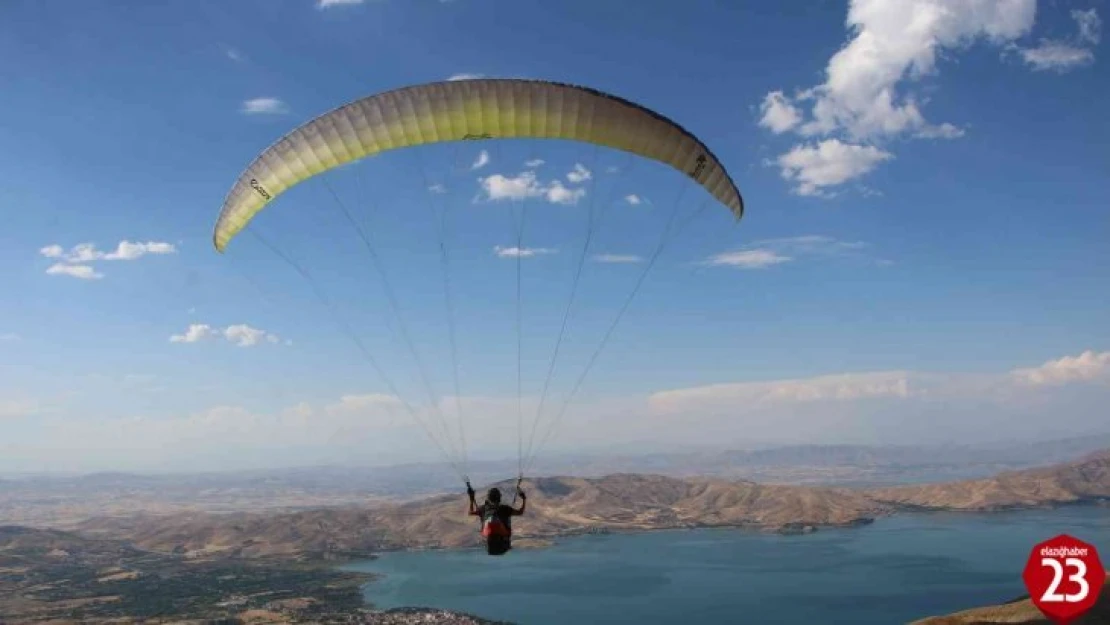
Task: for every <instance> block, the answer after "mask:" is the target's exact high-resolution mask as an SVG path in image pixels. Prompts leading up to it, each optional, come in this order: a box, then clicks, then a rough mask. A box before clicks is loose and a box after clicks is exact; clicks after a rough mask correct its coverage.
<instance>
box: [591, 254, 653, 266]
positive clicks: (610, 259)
mask: <svg viewBox="0 0 1110 625" xmlns="http://www.w3.org/2000/svg"><path fill="white" fill-rule="evenodd" d="M593 260H594V262H597V263H612V264H632V263H642V262H644V257H643V256H637V255H635V254H595V255H594V256H593Z"/></svg>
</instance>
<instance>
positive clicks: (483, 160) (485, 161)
mask: <svg viewBox="0 0 1110 625" xmlns="http://www.w3.org/2000/svg"><path fill="white" fill-rule="evenodd" d="M486 165H489V152H487V151H486V150H482V151H481V152H478V158H476V159H474V164H472V165H471V166H470V169H472V170H474V169H481V168H483V167H485V166H486Z"/></svg>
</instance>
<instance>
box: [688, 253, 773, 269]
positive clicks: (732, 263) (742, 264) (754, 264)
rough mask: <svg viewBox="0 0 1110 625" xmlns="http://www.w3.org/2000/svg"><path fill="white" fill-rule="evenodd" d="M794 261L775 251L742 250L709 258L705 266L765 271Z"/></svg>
mask: <svg viewBox="0 0 1110 625" xmlns="http://www.w3.org/2000/svg"><path fill="white" fill-rule="evenodd" d="M791 260H793V258H791V257H790V256H783V255H782V254H779V253H778V252H775V251H773V250H762V249H753V250H740V251H736V252H722V253H720V254H716V255H714V256H711V257H709V258H708V259H707V260H706V261H705V264H707V265H709V266H712V267H737V268H740V269H763V268H765V267H770V266H772V265H778V264H781V263H787V262H790V261H791Z"/></svg>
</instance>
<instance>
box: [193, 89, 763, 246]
mask: <svg viewBox="0 0 1110 625" xmlns="http://www.w3.org/2000/svg"><path fill="white" fill-rule="evenodd" d="M497 138H537V139H539V138H546V139H569V140H576V141H584V142H588V143H594V144H597V145H603V146H606V147H611V148H615V149H618V150H623V151H626V152H630V153H633V154H637V155H640V156H644V157H647V158H651V159H654V160H657V161H660V162H663V163H666V164H668V165H670V166H671V167H674V168H675V169H678V170H679V171H682V172H685V173H686V174H687V175H688V176H690V178H692V179H694V180H695V181H696V182H697V183H698V184H700V185H701V186H702V187H704V188H705V189H706V190H707V191H708V192H709V193H710V194H711V195H712V196H713V197H714V198H716V199H717V201H719V202H720V203H721V204H723V205H724V206H725V207H727V208H728V209H729V210H730V211H732V213H733V214H734V215H735V216H736V218H737V219H739V218H740V217H742V216H743V214H744V201H743V198H742V197H741V195H740V190H739V189H737V188H736V184H735V183H734V182H733V181H732V178H731V177H730V176H729V174H728V172H727V171H725V169H724V167H723V166H722V165H721V163H720V161H718V160H717V157H715V156H714V155H713V153H712V152H710V151H709V148H707V147H706V146H705V144H704V143H702V142H701V141H700V140H699V139H698V138H697V137H695V136H694V135H692V134H690V133H689V132H687V131H686V130H684V129H683V128H682V127H681V126H679V125H678V124H676V123H675V122H673V121H671V120H670V119H667V118H666V117H664V116H662V115H660V114H659V113H656V112H654V111H651V110H649V109H647V108H645V107H643V106H640V105H638V104H634V103H632V102H629V101H628V100H624V99H622V98H618V97H616V96H613V95H609V94H606V93H603V92H601V91H596V90H594V89H589V88H586V87H579V86H573V85H567V84H562V83H555V82H545V81H538V80H519V79H479V80H459V81H446V82H435V83H429V84H424V85H418V86H414V87H406V88H403V89H398V90H396V91H387V92H385V93H379V94H376V95H372V96H369V97H366V98H362V99H360V100H356V101H354V102H351V103H349V104H347V105H345V106H342V107H340V108H337V109H335V110H333V111H330V112H328V113H325V114H324V115H321V116H319V117H317V118H316V119H314V120H312V121H310V122H308V123H306V124H304V125H302V126H300V127H298V128H296V129H294V130H293V131H292V132H290V133H289V134H287V135H285V136H284V137H282V138H281V139H279V140H278V141H277V142H276V143H274V144H273V145H271V146H270V147H269V148H267V149H266V150H264V151H263V152H262V153H261V154H260V155H259V156H258V157H257V158H255V160H254V162H252V163H251V164H250V166H249V167H247V169H246V171H244V172H243V174H242V175H241V176H240V177H239V180H238V181H237V182H236V183H235V186H233V187H232V189H231V192H230V193H229V194H228V196H227V198H226V199H225V200H224V205H223V209H222V210H221V211H220V216H219V219H218V220H217V222H216V228H215V231H214V233H213V244H214V245H215V246H216V249H217V250H219V251H221V252H222V251H223V250H224V249H225V248H226V247H227V244H228V242H229V241H231V239H232V238H233V237H234V236H235V235H236V234H237V233H238V232H239V231H241V230H242V229H243V228H244V227H246V225H247V223H248V222H249V221H250V220H251V218H252V217H254V215H255V214H257V213H258V211H260V210H262V208H263V207H265V206H266V204H268V203H269V202H271V201H272V200H273V199H274V198H276V197H277V196H278V195H280V194H281V193H283V192H284V191H285V190H286V189H288V188H290V187H292V186H293V185H295V184H297V183H299V182H302V181H304V180H306V179H308V178H310V177H312V176H315V175H316V174H319V173H322V172H325V171H327V170H329V169H332V168H334V167H338V166H340V165H343V164H345V163H349V162H351V161H354V160H357V159H360V158H364V157H366V156H370V155H373V154H377V153H379V152H383V151H386V150H392V149H397V148H403V147H412V146H418V145H423V144H427V143H439V142H445V141H472V140H489V139H497Z"/></svg>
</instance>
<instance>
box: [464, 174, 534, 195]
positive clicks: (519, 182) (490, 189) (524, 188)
mask: <svg viewBox="0 0 1110 625" xmlns="http://www.w3.org/2000/svg"><path fill="white" fill-rule="evenodd" d="M478 182H479V184H480V185H481V187H482V190H483V191H485V193H486V197H487V198H488V199H489V200H493V201H498V200H523V199H527V198H530V197H538V196H540V195H543V192H544V191H543V188H542V187H541V186H540V184H539V182H538V181H537V180H536V174H535V172H531V171H526V172H523V173H521V174H520V175H519V176H516V177H515V178H507V177H505V176H503V175H501V174H493V175H492V176H487V177H485V178H479V179H478Z"/></svg>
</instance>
